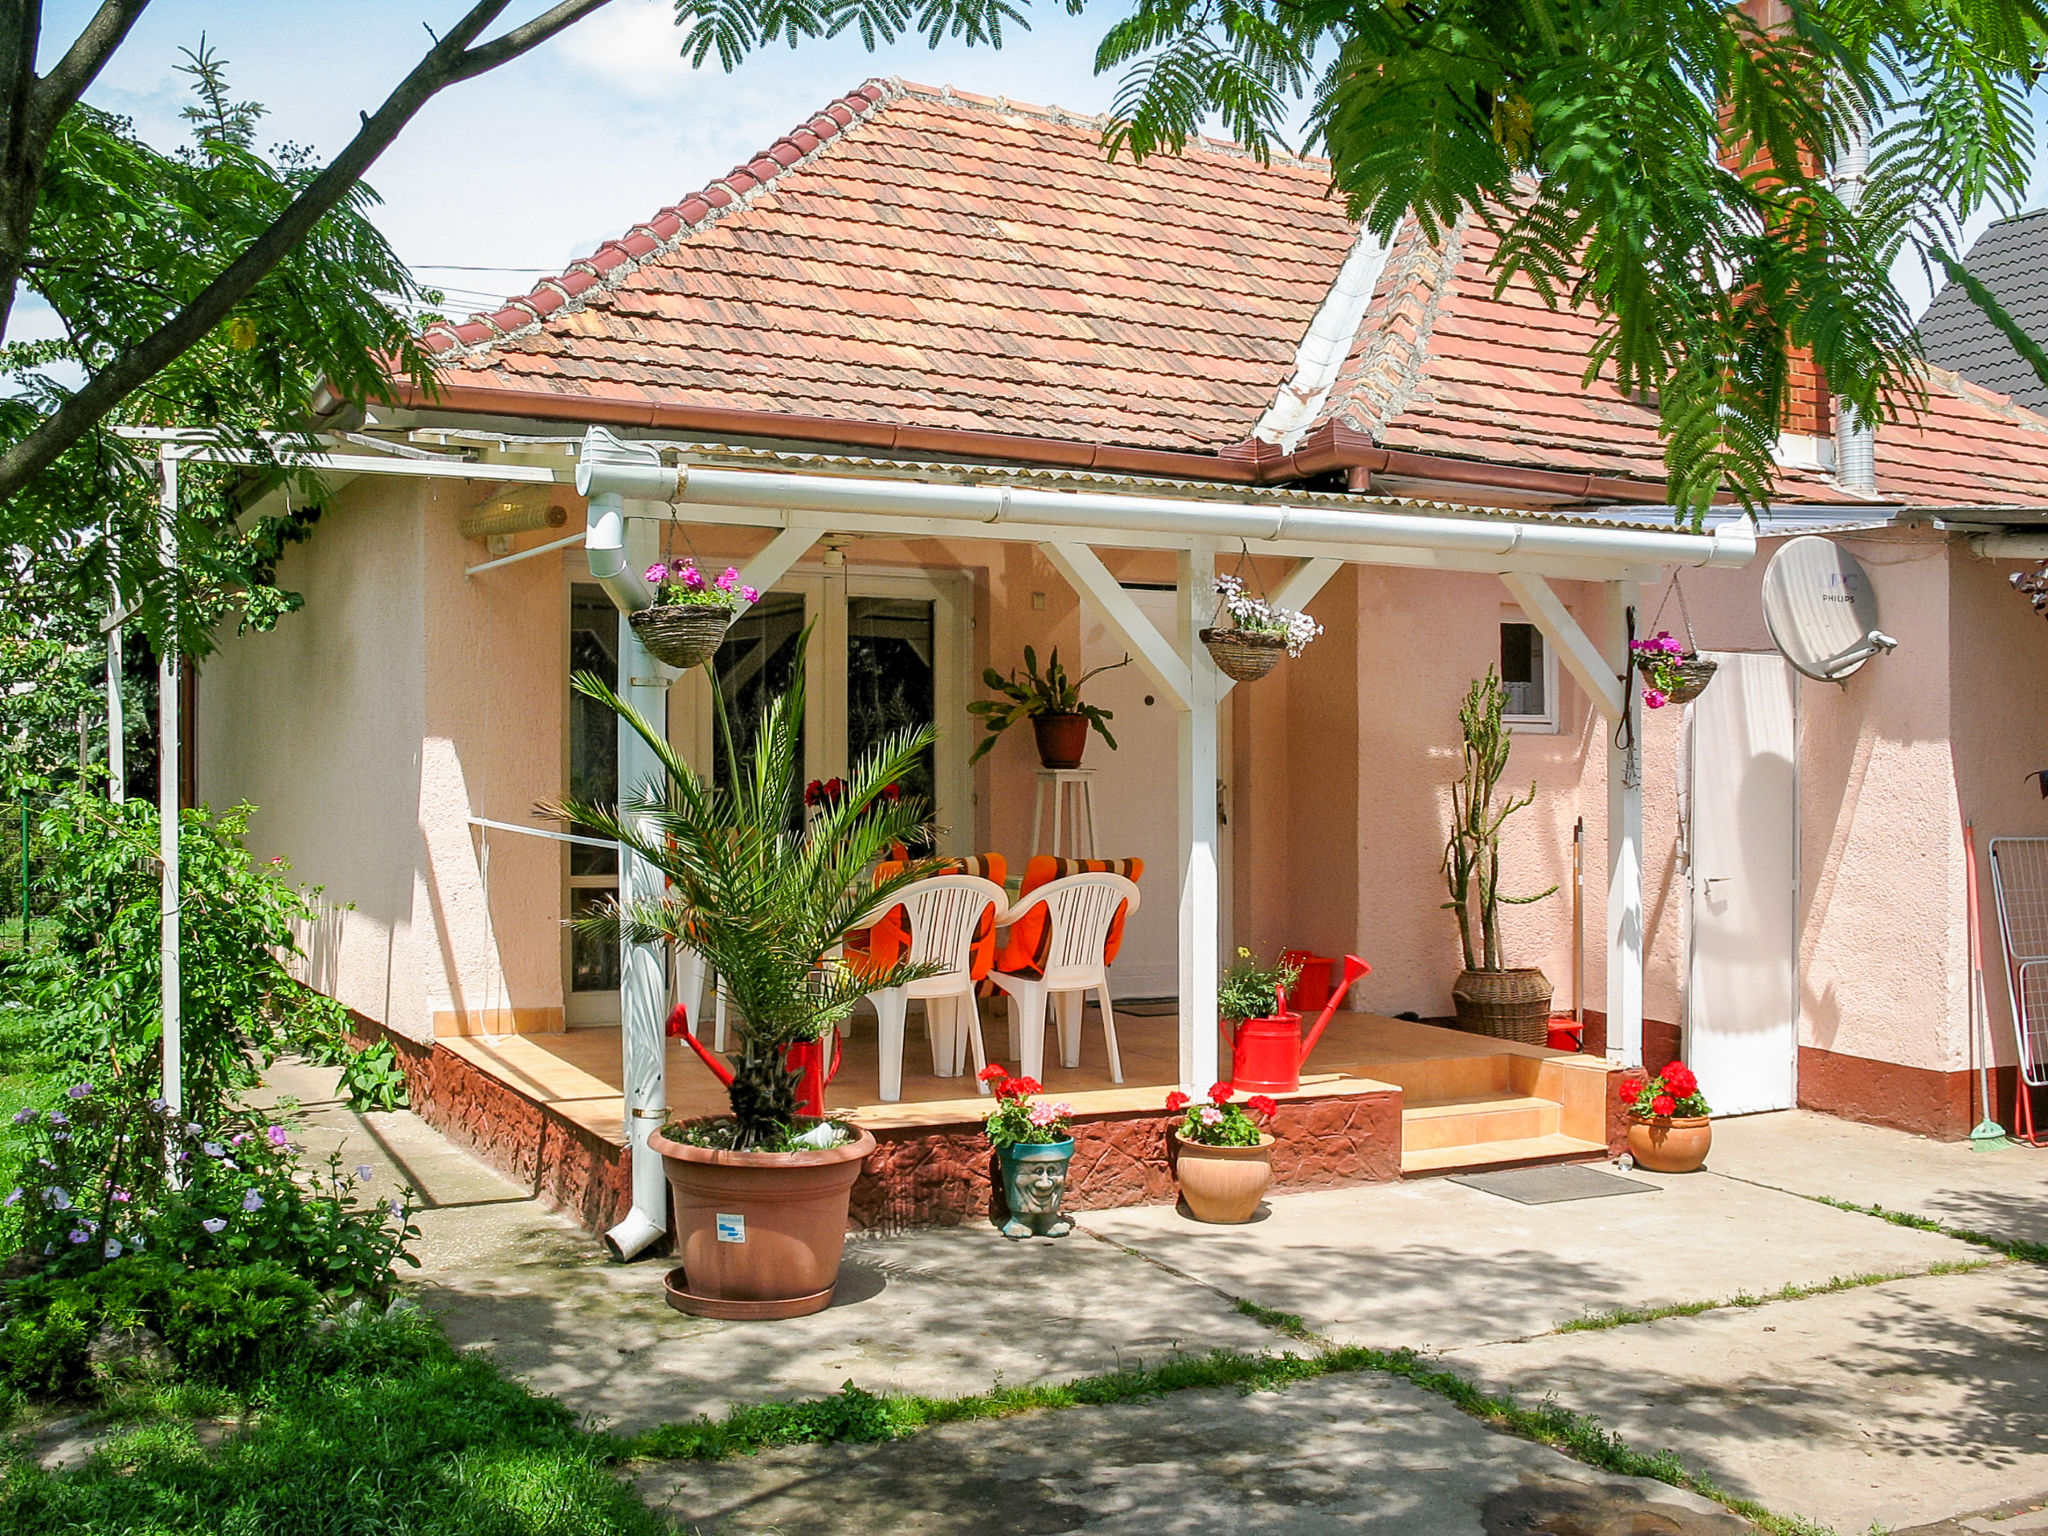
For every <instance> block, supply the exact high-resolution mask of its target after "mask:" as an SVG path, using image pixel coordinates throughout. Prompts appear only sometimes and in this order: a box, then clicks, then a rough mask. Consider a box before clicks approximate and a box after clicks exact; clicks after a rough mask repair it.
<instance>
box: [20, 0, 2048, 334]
mask: <svg viewBox="0 0 2048 1536" xmlns="http://www.w3.org/2000/svg"><path fill="white" fill-rule="evenodd" d="M541 5H542V0H517V3H515V4H514V5H513V6H512V7H511V8H510V9H511V11H512V12H513V13H514V14H517V15H520V16H522V17H523V16H524V15H526V14H528V13H530V12H533V11H537V10H539V9H540V8H541ZM95 7H96V0H49V3H48V4H47V5H46V8H45V15H46V24H45V36H46V39H49V40H51V41H52V43H53V44H54V45H57V46H61V44H62V43H63V42H67V41H68V40H69V38H70V37H71V36H72V35H73V34H74V33H75V32H76V31H77V29H78V27H79V26H80V25H81V24H82V23H83V21H84V20H85V18H86V17H87V16H88V15H90V13H91V11H92V10H93V9H94V8H95ZM466 8H467V0H157V3H156V4H154V5H152V6H151V7H150V9H149V10H148V11H147V12H146V13H145V14H144V17H143V20H142V21H141V23H140V24H139V25H138V26H137V28H136V30H135V33H134V35H133V36H132V37H131V38H130V39H129V41H128V43H127V45H126V46H125V47H124V48H123V49H122V50H121V52H120V53H119V54H118V55H117V56H116V58H115V59H114V61H113V62H112V64H111V65H110V66H109V68H108V69H107V71H106V73H105V74H104V75H103V76H102V78H101V80H100V82H99V83H98V85H97V87H96V88H95V89H94V90H93V92H92V93H91V96H90V98H89V99H90V100H92V101H93V102H94V104H96V105H98V106H100V107H102V108H105V109H107V110H109V111H114V112H120V113H124V114H126V115H128V116H130V117H132V118H133V119H134V120H135V122H136V124H137V126H138V128H139V129H140V130H141V132H142V133H143V134H144V136H145V137H147V138H149V139H150V140H151V141H152V142H155V143H158V144H164V145H169V144H174V143H176V142H178V141H179V139H180V138H181V137H182V135H183V132H184V130H183V125H182V124H181V123H180V122H179V121H178V116H177V114H178V109H179V108H180V107H181V106H183V105H184V104H185V102H186V100H187V96H186V84H187V82H186V81H185V79H184V77H183V76H180V75H179V74H177V72H176V66H177V65H178V64H179V63H181V62H182V59H181V56H180V54H179V51H178V50H179V49H180V48H181V47H188V46H193V45H195V44H196V43H197V42H198V40H199V36H200V33H201V32H202V31H203V32H205V33H206V34H207V36H208V39H209V41H210V42H211V43H212V44H213V46H214V47H215V49H216V51H217V52H218V53H219V54H220V55H221V56H222V57H223V58H225V59H226V60H227V61H228V62H229V65H230V77H231V82H232V84H233V85H234V87H235V89H236V91H237V94H238V95H240V96H244V97H250V98H254V99H256V100H259V101H262V102H264V103H265V104H266V105H267V106H268V107H269V108H270V111H271V116H270V118H269V121H268V124H267V128H268V133H267V135H266V137H265V142H266V143H267V142H270V141H271V140H275V139H289V140H292V141H295V142H299V143H305V144H310V145H312V146H313V147H314V149H315V150H316V152H318V153H319V154H320V155H321V156H322V157H323V158H324V157H326V156H328V155H331V154H332V153H334V152H335V151H336V150H338V149H340V148H341V146H342V145H343V144H345V143H346V142H347V140H348V138H349V136H350V134H351V133H352V132H353V131H354V128H355V126H356V114H357V113H358V111H360V110H364V109H367V108H371V107H374V106H375V105H376V104H377V103H379V102H381V101H382V100H383V98H384V96H385V94H386V93H387V92H388V90H389V89H390V87H391V86H392V85H393V84H394V83H395V82H396V81H397V80H398V79H399V78H400V77H401V76H402V75H403V74H404V72H405V71H406V70H407V69H409V68H410V67H411V66H412V64H413V63H414V62H415V61H416V60H417V58H418V57H419V54H420V52H421V50H422V48H423V47H424V45H425V41H426V39H425V35H424V33H423V32H422V30H421V28H422V23H423V22H424V23H432V24H437V25H445V24H446V23H447V22H449V21H451V20H453V19H454V18H455V17H457V16H459V15H461V14H462V12H463V11H464V10H465V9H466ZM1119 9H1120V5H1119V3H1118V0H1109V3H1106V4H1100V5H1096V6H1091V7H1090V10H1089V13H1088V14H1087V15H1086V16H1083V17H1080V18H1074V17H1070V16H1068V15H1067V14H1066V12H1065V9H1064V7H1063V6H1061V5H1059V4H1057V3H1047V0H1038V3H1037V4H1034V5H1032V6H1031V7H1030V8H1029V14H1030V15H1031V17H1032V22H1033V30H1031V31H1029V32H1026V33H1021V34H1018V35H1016V36H1014V37H1013V38H1012V39H1011V40H1010V41H1009V42H1008V43H1007V44H1006V46H1005V47H1004V48H1003V49H1002V50H1001V52H1000V53H997V52H992V51H990V50H987V49H967V48H961V47H957V46H948V47H943V48H940V49H938V50H936V51H933V50H930V49H927V48H926V47H925V46H924V45H923V44H922V43H921V42H910V43H905V44H899V45H897V46H895V47H892V48H888V49H884V50H882V51H881V52H879V53H875V54H870V53H868V52H867V51H866V50H864V49H863V48H862V47H861V46H860V45H859V43H858V42H857V41H850V40H839V41H833V42H818V43H807V44H805V45H803V46H802V47H800V48H799V49H797V50H795V51H794V52H792V51H790V50H789V49H787V48H784V47H781V46H777V47H775V48H773V49H770V50H769V51H767V52H766V53H764V54H762V55H760V56H758V57H756V58H755V59H753V60H750V61H749V62H748V63H747V64H745V65H743V66H742V67H741V68H740V69H739V70H738V71H736V72H735V73H733V74H731V75H727V74H725V73H723V72H722V71H720V70H719V69H717V68H716V67H715V66H712V67H709V68H706V69H703V70H692V69H690V68H689V67H688V66H687V65H686V64H684V63H683V61H682V60H681V58H680V56H679V52H678V34H677V33H676V30H675V27H674V24H673V19H672V17H673V11H672V6H671V0H612V4H611V5H609V6H608V7H606V8H605V9H604V10H602V11H600V12H599V13H598V14H597V15H595V16H593V17H591V18H589V19H587V20H585V21H583V22H581V23H579V24H578V25H577V26H575V27H573V28H571V29H570V30H569V31H568V32H567V33H565V34H563V35H562V36H561V37H558V38H556V39H555V40H554V41H552V42H550V43H548V44H547V45H545V46H544V47H542V48H540V49H538V50H536V51H535V52H534V53H532V54H529V55H528V56H527V57H526V58H524V59H522V60H520V61H519V62H518V63H516V64H513V65H510V66H508V67H506V68H504V69H502V70H499V71H497V72H496V73H494V74H491V75H487V76H485V77H484V78H482V79H480V80H475V81H470V82H468V83H466V84H463V85H459V86H456V87H454V88H452V89H451V90H449V91H448V92H446V93H444V94H443V95H442V96H441V97H440V98H438V99H437V100H436V101H434V102H432V103H430V104H429V105H428V107H427V108H426V110H425V111H423V112H422V113H421V114H420V115H419V117H417V118H416V119H415V120H414V121H413V123H412V124H411V126H410V127H408V128H407V129H406V131H405V133H404V134H403V135H402V136H401V137H400V139H399V140H398V142H397V144H395V145H394V146H393V147H392V148H391V149H390V150H389V151H387V152H386V154H385V155H384V157H383V159H381V160H380V161H379V162H378V163H377V165H376V166H375V167H374V168H373V169H372V171H371V173H370V178H369V180H370V182H371V185H372V186H374V187H375V188H376V189H377V191H378V192H379V193H380V194H381V195H382V197H383V199H384V206H383V208H382V209H381V210H380V211H379V213H378V215H377V219H378V222H379V224H380V225H381V227H382V228H383V229H384V231H385V233H386V234H387V235H388V236H389V237H390V238H391V240H392V242H393V244H394V245H395V246H396V247H397V249H398V252H399V254H400V255H401V256H402V257H403V258H404V259H405V260H406V261H407V262H408V263H410V264H411V265H412V266H413V267H414V268H415V270H416V271H417V273H418V275H419V277H420V278H421V280H422V281H423V282H426V283H428V284H430V285H434V286H439V287H442V288H445V289H447V290H448V291H449V296H450V304H449V308H450V309H451V310H455V311H458V312H467V311H468V310H470V309H472V308H477V307H485V306H488V305H489V304H490V303H492V302H493V301H495V300H497V299H499V298H501V297H503V296H506V295H509V294H514V293H523V292H525V291H526V290H527V289H528V288H529V287H530V286H531V285H532V281H533V279H534V278H535V277H537V276H540V275H542V274H543V273H551V272H558V271H560V270H561V268H562V266H563V265H564V264H565V263H566V262H567V261H569V260H570V259H572V258H573V257H575V256H578V255H582V254H585V253H587V252H588V251H590V250H591V249H593V248H594V247H595V246H596V245H597V244H598V243H599V242H600V241H603V240H605V239H608V238H610V237H612V236H614V235H616V234H618V233H620V232H621V231H623V230H624V229H626V228H627V227H629V226H630V225H632V224H634V223H636V222H638V221H639V220H641V219H643V218H645V217H647V216H648V215H649V214H650V213H652V212H654V211H655V210H656V209H658V208H661V207H664V206H666V205H667V204H669V203H672V202H675V201H678V200H679V199H680V198H682V197H683V196H684V195H686V194H687V193H689V192H690V191H692V190H694V189H696V188H697V187H699V186H701V185H703V184H704V183H705V182H706V181H708V180H710V179H711V178H712V177H715V176H718V175H721V174H723V173H724V172H725V171H726V170H728V169H730V168H731V167H732V166H733V165H735V164H737V163H739V162H740V161H743V160H746V159H748V158H751V157H752V156H753V155H754V154H755V153H757V152H758V151H759V150H760V149H761V148H762V147H764V146H765V145H767V144H769V143H770V142H772V141H773V140H774V139H775V138H777V137H778V136H780V135H781V134H783V133H785V132H787V131H788V130H789V129H790V128H791V127H792V126H794V125H795V124H796V123H798V122H800V121H802V120H803V119H804V118H806V117H809V116H810V115H811V114H812V113H813V112H815V111H816V110H817V109H818V107H820V106H822V105H823V104H824V103H825V102H826V101H829V100H830V99H832V98H833V97H834V96H838V95H842V94H844V93H845V92H847V91H849V90H851V89H853V88H854V87H855V86H857V85H859V84H860V83H861V82H862V81H863V80H865V79H867V78H868V77H869V76H871V75H878V74H898V75H902V76H904V77H906V78H908V79H911V80H918V81H922V82H925V83H928V84H947V85H955V86H960V87H963V88H965V89H968V90H973V91H980V92H984V93H986V94H989V95H1001V96H1009V97H1011V98H1012V99H1015V100H1020V101H1030V102H1038V103H1057V104H1059V105H1060V106H1064V107H1069V108H1072V109H1074V110H1076V111H1081V112H1099V111H1102V110H1104V109H1106V108H1107V107H1108V105H1109V103H1110V100H1111V98H1112V96H1113V94H1114V80H1113V79H1110V78H1098V77H1097V76H1096V75H1095V74H1094V72H1093V67H1092V61H1093V56H1094V48H1095V44H1096V41H1097V40H1098V39H1099V37H1100V36H1101V33H1102V31H1103V29H1104V28H1105V27H1106V26H1108V25H1109V23H1110V22H1111V21H1112V20H1114V19H1115V16H1116V15H1117V14H1118V12H1119ZM2044 195H2048V177H2044V176H2043V175H2038V174H2037V176H2036V180H2035V186H2034V196H2033V202H2035V203H2039V202H2040V201H2042V199H2043V197H2044ZM1987 222H1989V216H1988V215H1987V216H1985V217H1984V218H1981V219H1979V220H1978V221H1977V225H1976V228H1981V227H1982V225H1983V224H1984V223H1987ZM1971 234H1972V236H1973V237H1974V234H1975V229H1973V230H1972V231H1971ZM463 268H486V269H489V270H481V271H476V270H460V269H463ZM1900 277H1901V281H1902V283H1905V284H1906V285H1907V286H1908V292H1909V293H1911V294H1913V295H1914V297H1915V299H1916V303H1917V302H1918V301H1922V300H1924V296H1925V290H1924V286H1923V285H1920V284H1919V283H1918V282H1917V279H1916V278H1914V277H1913V276H1912V275H1911V274H1907V273H1903V272H1902V273H1901V274H1900ZM1916 290H1917V292H1916ZM22 318H23V320H24V321H26V322H28V324H26V325H24V326H18V327H16V328H15V334H16V335H17V336H24V335H26V334H29V332H30V330H31V328H32V326H33V319H34V317H33V316H32V315H24V316H23V317H22Z"/></svg>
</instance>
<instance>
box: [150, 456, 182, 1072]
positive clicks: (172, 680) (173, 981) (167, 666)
mask: <svg viewBox="0 0 2048 1536" xmlns="http://www.w3.org/2000/svg"><path fill="white" fill-rule="evenodd" d="M161 460H162V463H163V494H162V515H163V517H162V521H161V523H159V524H158V527H157V553H158V556H159V558H160V559H161V561H162V563H163V573H164V593H165V601H164V612H165V615H166V617H165V619H164V629H163V639H162V640H161V641H159V642H158V645H157V661H156V718H157V728H156V813H157V857H158V859H159V860H160V861H161V862H162V864H163V895H162V912H161V917H160V923H159V931H158V944H159V947H160V951H161V958H162V975H161V980H160V985H161V988H162V1003H161V1006H162V1008H163V1037H162V1057H163V1087H162V1092H163V1097H164V1101H165V1102H166V1103H168V1104H169V1105H170V1106H171V1108H173V1109H182V1108H184V1105H185V1023H184V1011H183V1010H184V997H185V984H184V980H183V978H182V975H181V973H180V965H181V960H182V956H181V954H180V950H179V946H178V940H179V935H178V919H179V909H180V907H182V906H183V904H184V903H183V900H182V898H181V896H180V889H181V887H180V883H179V880H178V853H179V846H178V836H179V832H180V831H181V828H180V826H179V822H178V816H179V798H180V797H179V794H178V790H179V787H180V786H179V783H178V767H179V762H178V743H179V732H180V729H181V722H180V721H179V719H178V598H177V590H178V587H177V583H178V574H177V572H178V460H177V457H176V455H174V454H173V453H172V452H171V450H170V449H169V448H165V449H164V450H163V453H162V455H161Z"/></svg>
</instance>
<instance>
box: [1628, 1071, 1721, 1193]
mask: <svg viewBox="0 0 2048 1536" xmlns="http://www.w3.org/2000/svg"><path fill="white" fill-rule="evenodd" d="M1620 1091H1621V1103H1622V1107H1623V1108H1624V1109H1625V1110H1626V1111H1627V1112H1628V1151H1629V1156H1630V1157H1632V1158H1634V1159H1635V1164H1636V1166H1637V1167H1638V1168H1647V1169H1649V1170H1650V1171H1651V1172H1652V1173H1691V1172H1692V1171H1693V1170H1695V1169H1696V1168H1698V1167H1699V1166H1700V1165H1701V1164H1703V1163H1705V1162H1706V1160H1707V1152H1708V1150H1709V1149H1710V1148H1712V1146H1713V1145H1714V1123H1713V1121H1712V1120H1711V1119H1709V1118H1708V1117H1709V1116H1710V1115H1712V1114H1713V1111H1712V1110H1710V1109H1709V1108H1707V1100H1706V1096H1705V1095H1704V1094H1702V1093H1701V1092H1700V1080H1699V1079H1698V1078H1697V1077H1695V1076H1694V1075H1693V1070H1692V1068H1691V1067H1688V1066H1687V1065H1686V1064H1685V1063H1684V1062H1682V1061H1674V1062H1672V1063H1671V1064H1670V1065H1669V1066H1667V1067H1666V1068H1665V1069H1664V1070H1663V1071H1662V1072H1660V1073H1658V1074H1657V1075H1656V1076H1655V1077H1652V1078H1640V1077H1630V1078H1624V1079H1623V1080H1622V1084H1621V1090H1620Z"/></svg>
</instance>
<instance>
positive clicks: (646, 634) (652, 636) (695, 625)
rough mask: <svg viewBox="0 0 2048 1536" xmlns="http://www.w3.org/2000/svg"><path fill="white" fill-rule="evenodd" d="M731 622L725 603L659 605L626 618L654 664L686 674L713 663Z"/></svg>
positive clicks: (729, 612)
mask: <svg viewBox="0 0 2048 1536" xmlns="http://www.w3.org/2000/svg"><path fill="white" fill-rule="evenodd" d="M732 621H733V610H732V609H730V608H728V607H727V606H726V605H725V604H723V603H656V604H655V605H654V606H653V607H652V608H642V609H641V610H640V611H639V612H637V613H634V614H630V615H628V616H627V622H628V623H629V624H631V625H632V626H633V633H634V634H636V635H638V636H639V637H640V643H641V644H642V645H644V646H646V647H647V649H648V650H649V651H650V652H651V653H652V654H653V656H654V658H655V660H657V661H664V662H667V663H668V664H669V665H670V666H672V667H681V668H682V669H683V670H684V671H688V670H689V669H690V668H691V667H694V666H699V665H701V664H702V663H704V662H707V661H709V660H710V659H711V657H712V655H713V653H714V652H716V651H717V649H718V645H719V642H720V641H722V640H723V639H724V638H725V632H726V630H727V629H729V628H730V627H731V626H732Z"/></svg>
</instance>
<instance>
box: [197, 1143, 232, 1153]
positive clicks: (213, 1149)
mask: <svg viewBox="0 0 2048 1536" xmlns="http://www.w3.org/2000/svg"><path fill="white" fill-rule="evenodd" d="M199 1150H200V1151H202V1152H204V1153H205V1154H206V1155H207V1156H208V1157H226V1156H227V1155H228V1149H227V1148H226V1147H224V1146H222V1145H221V1144H220V1143H219V1142H217V1141H209V1142H205V1143H203V1144H202V1145H201V1146H200V1148H199Z"/></svg>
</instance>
